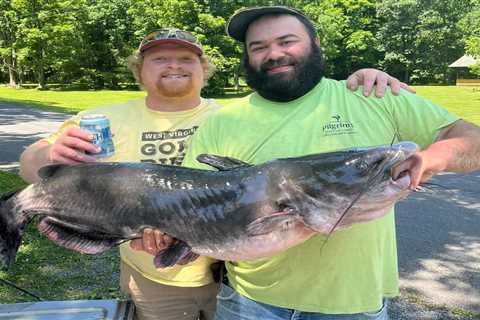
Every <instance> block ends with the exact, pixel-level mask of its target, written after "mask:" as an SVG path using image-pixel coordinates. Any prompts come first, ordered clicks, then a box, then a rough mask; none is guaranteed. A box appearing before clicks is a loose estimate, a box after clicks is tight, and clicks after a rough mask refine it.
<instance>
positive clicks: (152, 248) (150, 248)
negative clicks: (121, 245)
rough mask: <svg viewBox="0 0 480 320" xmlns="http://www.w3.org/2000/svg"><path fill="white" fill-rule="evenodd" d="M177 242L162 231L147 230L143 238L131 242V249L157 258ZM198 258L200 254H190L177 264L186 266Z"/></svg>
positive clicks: (144, 231)
mask: <svg viewBox="0 0 480 320" xmlns="http://www.w3.org/2000/svg"><path fill="white" fill-rule="evenodd" d="M177 241H178V240H177V239H175V238H173V237H171V236H169V235H168V234H166V233H164V232H162V231H160V230H157V229H155V230H153V229H150V228H145V229H144V230H143V235H142V237H141V238H139V239H134V240H132V241H130V248H132V249H133V250H137V251H145V252H147V253H149V254H151V255H153V256H156V255H157V254H159V253H160V252H161V251H163V250H165V249H168V248H169V247H170V246H171V245H173V244H175V243H176V242H177ZM197 258H198V254H195V253H193V252H190V253H188V254H187V255H186V256H185V257H183V258H182V260H180V261H178V262H177V264H179V265H186V264H188V263H190V262H192V261H195V260H196V259H197Z"/></svg>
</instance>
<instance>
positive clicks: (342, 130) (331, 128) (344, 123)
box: [323, 114, 356, 136]
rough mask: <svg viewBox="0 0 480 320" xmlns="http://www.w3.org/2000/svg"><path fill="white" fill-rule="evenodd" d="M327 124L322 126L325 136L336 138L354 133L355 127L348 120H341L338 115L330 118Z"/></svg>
mask: <svg viewBox="0 0 480 320" xmlns="http://www.w3.org/2000/svg"><path fill="white" fill-rule="evenodd" d="M331 119H332V120H330V121H329V122H328V123H326V124H324V125H323V132H324V133H325V135H326V136H338V135H345V134H354V133H356V130H355V126H354V125H353V123H352V122H350V120H342V117H341V116H340V115H339V114H334V115H332V116H331Z"/></svg>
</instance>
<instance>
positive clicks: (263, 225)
mask: <svg viewBox="0 0 480 320" xmlns="http://www.w3.org/2000/svg"><path fill="white" fill-rule="evenodd" d="M416 150H417V145H416V144H414V143H412V142H402V143H399V144H395V145H391V146H382V147H375V148H368V149H356V150H347V151H338V152H331V153H324V154H313V155H307V156H303V157H297V158H285V159H276V160H272V161H269V162H266V163H263V164H260V165H255V166H252V165H249V164H246V163H243V162H241V161H239V160H235V159H232V158H226V157H220V156H213V155H201V156H199V158H198V159H199V161H201V162H203V163H206V164H209V165H210V166H212V167H215V168H217V169H218V171H209V170H199V169H190V168H184V167H176V166H164V165H157V164H148V163H91V164H80V165H50V166H46V167H43V168H42V169H40V171H39V174H40V176H41V178H42V180H41V181H40V182H38V183H35V184H31V185H29V186H27V187H25V188H24V189H22V190H20V191H17V192H15V193H11V194H8V195H4V196H2V197H1V198H0V265H3V266H9V265H10V264H11V263H12V262H13V261H14V260H15V255H16V252H17V250H18V248H19V246H20V243H21V239H22V235H23V233H24V230H25V227H26V225H27V224H28V223H29V222H30V221H31V220H32V218H33V217H35V216H39V217H40V219H39V223H38V225H37V227H38V229H39V231H40V232H41V233H43V234H44V235H45V236H46V237H48V238H49V239H50V240H52V241H54V242H55V243H57V244H58V245H60V246H63V247H66V248H69V249H72V250H75V251H79V252H82V253H88V254H96V253H101V252H104V251H106V250H108V249H109V248H112V247H113V246H116V245H118V244H120V243H122V242H124V241H127V240H131V239H135V238H139V237H141V235H142V231H143V229H144V228H147V227H148V228H155V229H160V230H162V231H163V232H165V233H167V234H169V235H171V236H173V237H175V238H177V239H178V240H179V241H178V242H177V243H176V244H174V245H173V246H171V247H169V248H168V249H166V250H163V251H162V252H160V253H159V254H158V255H157V256H156V257H155V258H154V263H155V265H156V266H157V267H167V266H172V265H174V264H175V263H177V262H178V261H180V260H181V259H182V258H184V257H186V256H187V255H205V256H209V257H212V258H216V259H219V260H229V261H238V260H243V261H246V260H254V259H258V258H261V257H267V256H271V255H273V254H275V253H278V252H281V251H284V250H286V249H288V248H290V247H292V246H295V245H298V244H300V243H302V242H304V241H306V240H307V239H308V238H310V237H312V236H313V235H315V234H318V233H321V234H330V233H331V232H333V231H334V230H335V231H336V230H341V229H345V228H349V227H350V226H352V225H353V224H356V223H361V222H368V221H371V220H373V219H375V218H378V217H381V216H383V215H385V214H386V213H387V212H389V210H390V209H391V207H392V206H393V205H394V203H395V202H396V201H397V200H399V199H401V198H403V197H405V196H406V195H407V194H408V192H409V188H408V187H409V184H410V176H409V175H408V174H404V175H401V176H400V178H398V179H397V180H396V181H393V180H392V178H391V168H392V166H394V165H396V164H397V163H399V162H401V161H403V160H405V159H407V158H408V157H410V156H411V155H412V154H413V153H415V152H416Z"/></svg>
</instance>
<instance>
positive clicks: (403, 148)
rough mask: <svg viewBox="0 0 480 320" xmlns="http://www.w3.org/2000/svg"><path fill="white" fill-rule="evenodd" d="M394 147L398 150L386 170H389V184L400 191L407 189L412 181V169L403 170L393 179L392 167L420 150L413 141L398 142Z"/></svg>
mask: <svg viewBox="0 0 480 320" xmlns="http://www.w3.org/2000/svg"><path fill="white" fill-rule="evenodd" d="M392 148H394V149H396V150H397V152H396V153H395V155H394V156H393V158H392V159H390V160H389V163H388V165H387V166H386V170H388V175H389V177H390V178H389V182H388V185H389V186H391V187H393V188H394V189H397V190H400V191H401V190H406V189H408V187H409V186H410V183H411V182H412V177H411V176H410V171H408V170H405V171H402V172H400V174H399V175H398V176H397V178H396V179H393V176H392V169H393V167H395V166H397V165H398V164H400V163H401V162H404V161H406V160H407V159H409V158H410V157H412V156H413V155H414V154H415V153H416V152H417V151H418V146H417V145H416V144H415V143H413V142H400V143H398V144H394V145H392Z"/></svg>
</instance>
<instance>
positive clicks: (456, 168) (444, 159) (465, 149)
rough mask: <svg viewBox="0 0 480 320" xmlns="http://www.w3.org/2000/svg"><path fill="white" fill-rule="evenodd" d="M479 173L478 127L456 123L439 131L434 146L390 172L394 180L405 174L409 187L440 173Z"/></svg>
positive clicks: (479, 139)
mask: <svg viewBox="0 0 480 320" xmlns="http://www.w3.org/2000/svg"><path fill="white" fill-rule="evenodd" d="M475 170H480V128H479V127H478V126H476V125H474V124H471V123H469V122H466V121H463V120H458V121H456V122H454V123H452V124H451V125H449V126H447V127H445V128H443V129H442V130H441V131H440V132H439V134H438V137H437V139H436V141H435V142H434V143H432V144H431V145H430V146H428V147H427V148H426V149H425V150H422V151H420V152H418V153H417V154H416V155H415V156H413V157H411V158H409V159H407V160H406V161H404V162H403V163H401V164H400V165H398V166H397V167H396V168H395V169H394V170H393V172H392V176H393V178H394V179H396V178H397V177H398V176H399V175H400V173H401V172H403V171H409V172H410V176H411V178H412V182H411V184H410V187H411V188H413V189H414V188H416V187H417V186H418V185H419V184H420V182H424V181H427V180H428V179H430V178H431V177H432V176H433V175H435V174H437V173H439V172H442V171H449V172H471V171H475Z"/></svg>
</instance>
